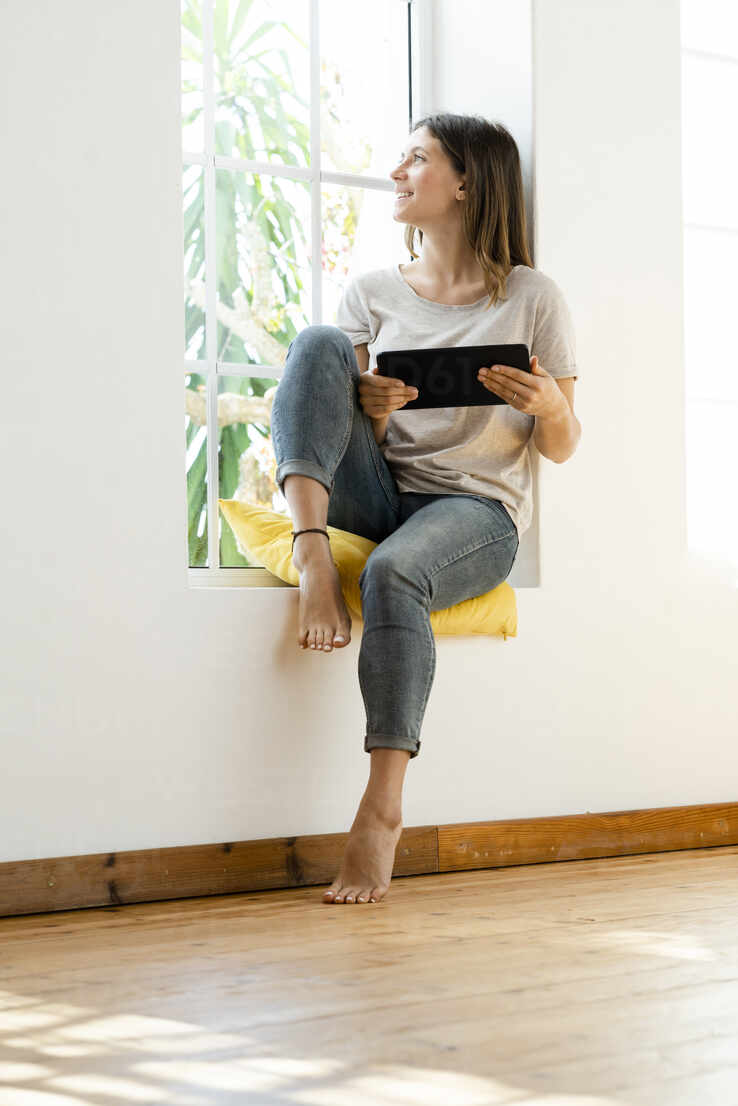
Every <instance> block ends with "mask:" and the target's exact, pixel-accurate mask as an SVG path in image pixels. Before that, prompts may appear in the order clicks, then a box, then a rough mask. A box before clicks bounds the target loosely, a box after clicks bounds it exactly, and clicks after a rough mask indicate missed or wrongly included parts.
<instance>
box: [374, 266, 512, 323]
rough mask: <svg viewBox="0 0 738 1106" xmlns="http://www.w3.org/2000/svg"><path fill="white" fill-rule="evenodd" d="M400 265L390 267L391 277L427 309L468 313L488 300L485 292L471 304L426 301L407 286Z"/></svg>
mask: <svg viewBox="0 0 738 1106" xmlns="http://www.w3.org/2000/svg"><path fill="white" fill-rule="evenodd" d="M400 264H401V262H399V261H396V262H395V264H394V265H393V266H392V273H393V275H394V276H395V277H396V278H397V280H399V282H400V284H401V285H402V287H403V288H405V289H406V290H407V292H408V294H409V295H410V296H411V298H412V299H413V300H420V302H421V303H424V304H427V305H428V307H431V308H436V307H437V308H438V309H439V310H440V311H468V310H469V308H475V307H479V306H480V304H483V303H487V302H488V300H489V296H488V295H487V293H486V292H485V294H484V295H483V296H482V297H481V298H480V299H478V300H474V302H473V303H438V301H437V300H429V299H426V297H425V296H421V295H419V293H418V292H416V291H415V289H414V288H412V287H411V286H410V285H409V284H408V282H407V281H406V280H405V278H404V276H403V275H402V273H401V272H400ZM517 268H518V266H517V265H513V267H512V269H511V270H510V272H511V273H513V272H515V270H516V269H517ZM509 276H510V273H508V277H509Z"/></svg>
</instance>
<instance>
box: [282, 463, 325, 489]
mask: <svg viewBox="0 0 738 1106" xmlns="http://www.w3.org/2000/svg"><path fill="white" fill-rule="evenodd" d="M287 476H312V478H313V480H318V481H319V482H320V483H321V484H322V485H323V487H324V488H325V489H326V491H327V492H328V494H329V495H330V493H331V491H332V487H331V478H330V476H329V475H328V473H327V472H326V471H325V469H324V468H323V466H322V465H316V463H315V461H301V460H290V461H282V464H281V465H277V471H276V473H275V474H274V478H275V480H276V482H277V487H278V488H279V490H280V492H282V495H284V489H283V487H282V485H283V484H284V481H285V478H286V477H287Z"/></svg>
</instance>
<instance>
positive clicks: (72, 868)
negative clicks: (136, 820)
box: [0, 802, 738, 917]
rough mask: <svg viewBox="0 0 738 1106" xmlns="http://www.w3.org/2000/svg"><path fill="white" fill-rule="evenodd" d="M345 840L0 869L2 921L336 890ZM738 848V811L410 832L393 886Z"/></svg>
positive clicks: (251, 844)
mask: <svg viewBox="0 0 738 1106" xmlns="http://www.w3.org/2000/svg"><path fill="white" fill-rule="evenodd" d="M347 836H348V834H347V833H317V834H309V835H305V836H304V837H269V838H263V839H258V838H257V839H256V840H253V841H230V842H225V843H223V844H216V845H180V846H177V847H174V848H166V849H133V850H130V851H128V852H120V853H90V854H87V855H84V856H62V857H49V858H46V859H43V860H11V861H6V862H5V863H0V917H8V916H13V915H18V914H39V913H49V912H51V911H55V910H75V909H80V908H83V907H91V906H120V905H123V904H128V903H137V902H156V901H163V900H166V899H187V898H193V897H197V896H202V895H225V894H229V893H234V892H239V891H240V892H243V891H271V890H275V889H278V888H286V887H309V886H317V885H321V884H330V883H332V882H333V879H334V877H335V875H336V872H337V871H338V867H339V865H340V861H341V857H342V855H343V847H344V844H345V842H346V838H347ZM735 844H738V802H736V803H706V804H703V805H700V806H676V807H654V808H652V809H646V810H619V811H613V812H608V813H603V814H598V813H591V812H590V811H587V812H586V813H585V814H571V815H570V814H563V815H557V816H555V817H550V818H547V817H543V818H514V819H511V820H509V821H499V822H468V823H457V824H455V825H445V826H410V827H406V828H404V829H403V831H402V835H401V837H400V840H399V842H398V845H397V850H396V853H395V866H394V870H393V876H415V875H427V874H430V873H437V872H459V871H468V870H470V869H473V868H504V867H508V866H511V865H519V864H545V863H550V862H552V861H557V860H589V859H592V858H595V857H607V856H631V855H637V854H640V853H660V852H671V851H674V850H677V849H704V848H713V847H715V846H719V845H735Z"/></svg>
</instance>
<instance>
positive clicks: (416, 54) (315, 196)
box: [182, 0, 432, 587]
mask: <svg viewBox="0 0 738 1106" xmlns="http://www.w3.org/2000/svg"><path fill="white" fill-rule="evenodd" d="M396 2H397V3H402V4H404V5H405V6H406V7H407V12H408V29H409V55H408V61H409V65H410V80H409V82H408V83H409V90H410V98H409V103H408V130H409V128H410V126H411V125H412V120H413V118H416V119H417V118H420V117H421V116H422V115H426V114H427V113H428V112H429V110H430V103H431V96H430V81H431V69H430V65H431V58H432V52H431V45H432V24H431V3H430V0H396ZM309 3H310V36H309V44H308V48H309V62H310V167H309V168H307V169H302V168H299V167H297V166H291V165H280V164H278V163H276V162H264V161H251V160H244V159H240V158H231V157H224V156H222V155H220V154H218V155H216V154H215V98H214V79H213V25H214V0H203V11H202V18H203V23H202V26H203V123H204V131H205V134H204V144H205V151H204V153H202V154H199V153H193V152H190V151H184V152H183V155H182V161H183V164H184V165H185V166H187V165H201V166H202V167H203V169H204V173H205V348H206V353H207V357H206V360H204V361H203V360H194V359H192V360H188V359H187V358H185V361H184V366H185V372H189V373H200V374H201V375H203V376H204V377H205V379H206V417H207V428H208V434H207V479H208V565H207V566H205V567H203V568H191V567H190V564H189V544H188V536H187V534H186V533H185V565H186V566H187V574H188V581H189V584H190V586H191V587H290V586H291V585H290V584H287V583H285V581H283V580H280V579H278V578H277V577H276V576H274V575H273V574H272V573H271V572H269V570H268V569H266V568H263V567H259V566H253V567H234V568H227V567H220V565H219V564H218V561H219V549H218V544H219V543H218V530H219V525H218V523H219V519H220V509H219V506H218V497H219V494H220V489H219V487H218V435H217V426H218V383H219V380H218V378H219V377H220V376H257V377H263V376H269V377H272V378H273V379H275V380H276V379H279V378H280V377H281V375H282V369H281V367H277V366H275V365H262V364H254V363H249V364H245V363H243V362H241V363H239V362H232V361H218V360H217V357H216V353H217V320H216V304H217V296H216V290H217V287H218V284H217V274H216V272H215V250H214V243H215V171H216V169H231V170H233V171H234V172H248V173H260V174H263V175H267V176H273V177H288V178H291V179H293V180H307V181H310V182H311V185H312V187H311V192H310V203H311V228H312V241H313V242H318V243H319V242H320V241H321V239H322V226H321V197H320V186H321V184H322V182H323V181H327V182H328V183H330V184H343V185H347V186H349V187H352V188H366V189H376V190H378V191H382V192H391V191H392V190H393V188H394V184H393V182H392V181H391V180H388V179H385V178H380V177H369V176H356V175H354V174H351V173H336V172H326V171H325V170H322V169H321V167H320V53H319V48H318V46H319V42H320V37H319V9H320V0H309ZM311 264H312V317H313V320H314V321H315V322H316V323H320V322H321V321H322V312H323V302H322V293H323V287H322V268H321V251H320V250H319V249H313V251H312V262H311ZM213 427H215V428H216V429H215V432H212V428H213Z"/></svg>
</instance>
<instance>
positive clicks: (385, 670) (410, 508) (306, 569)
mask: <svg viewBox="0 0 738 1106" xmlns="http://www.w3.org/2000/svg"><path fill="white" fill-rule="evenodd" d="M390 175H391V177H392V180H393V181H394V183H395V191H396V193H398V195H397V196H396V199H395V206H394V218H395V220H396V221H397V222H400V223H406V224H407V225H406V229H405V243H406V245H407V248H408V250H409V252H410V255H411V256H412V257H413V258H414V259H415V260H414V261H413V262H412V263H410V264H408V265H406V266H394V265H393V266H390V267H388V268H384V269H379V270H374V271H371V272H368V273H364V274H362V275H361V276H360V277H358V278H357V279H356V280H354V281H352V282H351V283H350V284H349V285H348V287H347V288H346V289H345V291H344V295H343V298H342V300H341V303H340V305H339V308H338V312H337V317H336V318H337V326H309V327H306V328H305V329H304V330H303V331H301V332H300V333H299V334H298V335H297V337H296V338H295V339H294V340H293V342H292V343H291V345H290V348H289V350H288V354H287V359H286V361H285V367H284V374H283V377H282V379H281V381H280V384H279V387H278V389H277V392H276V395H275V399H274V404H273V408H272V441H273V445H274V451H275V457H276V460H277V472H276V479H277V483H278V485H279V487H280V490H281V491H282V493H283V495H284V496H285V498H286V500H287V503H288V505H289V508H290V513H291V516H292V519H293V524H294V531H293V535H294V536H293V557H292V560H293V564H294V565H295V568H296V569H297V571H298V573H299V575H300V608H299V632H298V644H299V645H300V646H301V647H302V648H310V649H316V650H321V649H322V651H323V652H328V651H330V650H331V648H332V647H333V646H335V647H337V648H344V647H345V646H346V645H347V644H348V642H349V640H350V636H351V617H350V615H349V613H348V611H347V609H346V605H345V603H344V600H343V595H342V592H341V585H340V580H339V576H338V572H337V569H336V566H335V564H334V562H333V559H332V557H331V552H330V545H329V540H330V539H329V540H326V538H327V537H328V533H327V530H326V525H331V526H335V527H339V528H340V529H343V530H348V531H351V532H352V533H356V534H361V535H363V536H364V537H367V538H370V539H371V540H372V541H375V542H377V543H378V545H377V548H376V549H374V550H373V551H372V553H371V555H370V557H369V558H368V560H367V562H366V565H365V567H364V570H363V572H362V573H361V576H360V578H359V583H360V586H361V597H362V615H363V622H364V630H363V634H362V639H361V647H360V652H359V665H358V674H359V684H360V687H361V692H362V696H363V699H364V705H365V708H366V716H367V730H366V735H365V738H364V749H365V750H366V751H367V752H369V753H370V754H371V768H370V773H369V782H368V784H367V787H366V791H365V792H364V795H363V797H362V800H361V803H360V805H359V809H358V811H357V814H356V818H355V819H354V823H353V825H352V827H351V832H350V835H349V839H348V842H347V845H346V850H345V853H344V857H343V863H342V865H341V870H340V872H339V874H338V876H337V877H336V879H335V880H334V882H333V884H332V886H331V888H330V889H329V890H328V891H326V892H325V893H324V895H323V900H324V901H325V902H334V903H340V902H366V901H371V902H375V901H379V900H380V899H382V898H383V897H384V895H385V894H386V892H387V890H388V888H389V884H390V880H391V877H392V865H393V861H394V854H395V846H396V845H397V841H398V839H399V836H400V832H401V829H402V786H403V782H404V777H405V769H406V767H407V762H408V760H410V759H412V758H413V757H416V756H417V755H418V751H419V749H420V728H421V724H422V720H423V715H424V713H425V708H426V704H427V701H428V696H429V693H430V689H431V685H432V682H433V677H434V674H435V666H436V653H435V642H434V637H433V632H432V630H431V627H430V612H431V611H432V610H441V609H444V608H446V607H450V606H452V605H453V604H455V603H459V602H461V601H462V600H464V599H469V598H471V597H472V596H476V595H482V594H484V593H485V592H488V591H490V590H491V589H492V588H494V587H496V586H497V585H498V584H500V583H501V582H502V581H503V580H504V579H505V578H506V577H507V576H508V574H509V572H510V570H511V568H512V566H513V563H514V560H515V556H516V553H517V550H518V546H519V542H520V537H521V535H522V533H523V532H524V531H525V530H526V529H527V527H528V526H529V524H530V520H531V513H532V504H531V470H530V461H529V457H528V442H529V439H530V438H531V436H532V435H533V433H534V431H535V433H536V445H538V446H539V448H540V449H541V451H542V452H544V454H545V455H546V456H549V457H551V458H552V459H553V460H556V461H561V460H565V459H566V457H567V456H569V455H570V454H571V453H572V452H573V450H574V448H575V447H576V440H577V438H578V433H579V431H580V430H581V428H580V427H579V424H578V421H577V420H576V419H575V418H574V415H573V387H574V384H573V380H574V379H575V378H576V376H575V374H576V372H577V369H576V364H575V349H574V334H573V328H572V324H571V318H570V315H569V312H568V308H567V306H566V303H565V301H564V298H563V296H562V294H561V292H560V290H559V289H558V287H557V285H556V284H555V283H554V281H553V280H551V278H549V277H547V276H545V275H544V274H543V273H541V272H538V271H536V270H535V269H534V268H533V265H532V262H531V260H530V256H529V254H528V248H527V244H526V220H525V207H524V200H523V186H522V176H521V171H520V158H519V154H518V149H517V146H516V144H515V141H514V139H513V138H512V136H511V135H510V134H509V132H508V131H507V130H506V129H505V128H504V127H502V126H501V125H498V124H494V123H490V122H488V121H487V120H485V119H482V118H479V117H476V116H466V115H451V114H442V115H431V116H427V117H426V118H424V119H422V120H421V121H420V122H419V123H418V124H417V125H416V126H415V127H414V128H413V130H412V133H411V134H410V138H409V141H408V144H407V148H406V149H405V150H404V151H403V153H402V157H401V160H400V162H399V164H398V166H397V168H396V169H394V170H393V172H392V173H391V174H390ZM401 193H409V195H401ZM416 229H417V230H418V231H419V233H420V246H421V250H422V252H421V254H420V255H418V254H417V253H416V252H415V249H414V238H415V230H416ZM510 342H524V343H525V344H526V345H527V346H528V348H529V350H530V351H531V353H532V352H533V350H535V355H534V356H533V357H532V358H531V370H532V371H531V374H528V373H522V372H520V371H519V370H515V369H512V368H509V367H504V366H503V368H502V371H499V372H493V371H491V368H490V370H489V371H487V372H486V373H485V372H484V371H480V377H479V379H480V380H483V382H484V384H485V387H487V388H489V389H490V390H491V391H493V392H495V393H496V394H497V395H499V396H500V397H501V398H502V399H504V400H505V402H504V403H502V404H499V405H493V406H490V405H486V406H477V407H450V408H422V409H416V410H411V411H402V410H401V408H402V407H404V406H405V404H406V403H407V402H408V400H409V399H410V398H411V397H412V396H413V395H414V394H415V393H414V391H413V389H410V388H407V387H406V386H405V385H404V383H403V382H402V381H397V380H392V379H389V378H386V377H379V376H377V375H376V353H378V352H380V351H381V350H382V349H413V348H418V347H434V346H439V347H440V346H461V345H483V344H493V343H510ZM369 344H372V345H373V346H374V349H373V351H372V367H371V368H370V367H369V351H368V345H369ZM539 358H540V360H541V362H542V365H541V364H539V363H538V359H539ZM562 378H566V379H565V380H564V379H562ZM559 379H561V380H562V383H561V384H559V383H558V380H559Z"/></svg>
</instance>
